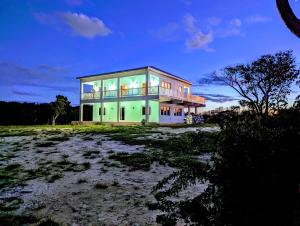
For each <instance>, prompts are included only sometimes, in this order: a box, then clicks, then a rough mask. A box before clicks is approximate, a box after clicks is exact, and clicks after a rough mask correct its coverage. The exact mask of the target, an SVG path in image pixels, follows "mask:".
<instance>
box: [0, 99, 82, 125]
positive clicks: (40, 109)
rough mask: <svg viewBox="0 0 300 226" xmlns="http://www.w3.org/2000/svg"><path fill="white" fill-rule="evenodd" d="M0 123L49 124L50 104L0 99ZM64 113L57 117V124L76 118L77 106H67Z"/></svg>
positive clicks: (50, 115)
mask: <svg viewBox="0 0 300 226" xmlns="http://www.w3.org/2000/svg"><path fill="white" fill-rule="evenodd" d="M0 109H1V111H0V125H41V124H50V123H51V117H52V109H51V105H50V104H48V103H44V104H36V103H20V102H5V101H0ZM66 111H67V113H66V114H65V115H61V116H59V117H58V118H57V120H56V121H57V123H58V124H67V123H70V122H71V121H76V120H78V115H79V113H78V111H79V108H78V107H69V108H68V109H67V110H66Z"/></svg>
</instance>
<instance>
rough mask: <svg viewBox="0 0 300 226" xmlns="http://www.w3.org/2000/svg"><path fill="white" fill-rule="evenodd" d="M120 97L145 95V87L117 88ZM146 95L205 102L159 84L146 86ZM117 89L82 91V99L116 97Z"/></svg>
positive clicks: (198, 102)
mask: <svg viewBox="0 0 300 226" xmlns="http://www.w3.org/2000/svg"><path fill="white" fill-rule="evenodd" d="M119 91H120V92H119V94H120V98H122V97H138V96H146V88H145V87H140V88H130V89H120V90H119ZM148 95H159V96H163V97H167V98H170V99H178V100H181V101H187V102H193V103H197V104H205V98H203V97H200V96H194V95H191V94H187V93H184V92H179V90H172V89H166V88H162V87H159V86H151V87H148ZM117 97H118V90H108V91H103V92H102V95H101V92H92V93H82V95H81V99H82V100H96V99H99V100H100V99H101V98H103V99H109V98H117Z"/></svg>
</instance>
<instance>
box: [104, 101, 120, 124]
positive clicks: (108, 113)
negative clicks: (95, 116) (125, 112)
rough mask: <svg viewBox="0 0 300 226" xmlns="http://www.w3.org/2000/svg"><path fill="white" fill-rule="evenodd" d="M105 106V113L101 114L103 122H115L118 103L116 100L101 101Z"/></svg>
mask: <svg viewBox="0 0 300 226" xmlns="http://www.w3.org/2000/svg"><path fill="white" fill-rule="evenodd" d="M103 108H105V115H103V116H102V120H103V122H117V121H118V120H117V119H118V109H117V108H118V103H117V102H105V103H103Z"/></svg>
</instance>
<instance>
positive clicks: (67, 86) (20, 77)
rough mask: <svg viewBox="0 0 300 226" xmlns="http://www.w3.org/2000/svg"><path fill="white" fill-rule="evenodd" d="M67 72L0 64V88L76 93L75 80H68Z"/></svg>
mask: <svg viewBox="0 0 300 226" xmlns="http://www.w3.org/2000/svg"><path fill="white" fill-rule="evenodd" d="M67 71H68V70H67V69H64V68H61V67H52V66H49V65H42V66H38V67H35V68H28V67H24V66H22V65H19V64H16V63H10V62H0V74H1V76H0V86H6V87H12V86H21V87H23V88H24V89H27V90H28V89H29V90H30V87H37V88H39V90H40V91H41V92H44V93H47V92H48V91H47V90H49V89H50V90H53V91H60V92H72V93H76V92H77V91H78V87H77V84H76V80H75V79H73V80H71V79H70V78H68V77H67V74H66V73H67ZM45 89H47V90H45ZM24 92H25V91H24ZM20 94H21V92H19V95H20ZM23 95H25V94H23Z"/></svg>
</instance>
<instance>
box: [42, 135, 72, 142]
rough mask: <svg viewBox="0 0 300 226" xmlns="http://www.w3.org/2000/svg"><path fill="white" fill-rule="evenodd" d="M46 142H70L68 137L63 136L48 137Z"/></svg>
mask: <svg viewBox="0 0 300 226" xmlns="http://www.w3.org/2000/svg"><path fill="white" fill-rule="evenodd" d="M47 140H48V141H59V142H64V141H68V140H70V137H69V136H68V135H64V136H54V137H50V138H48V139H47Z"/></svg>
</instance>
